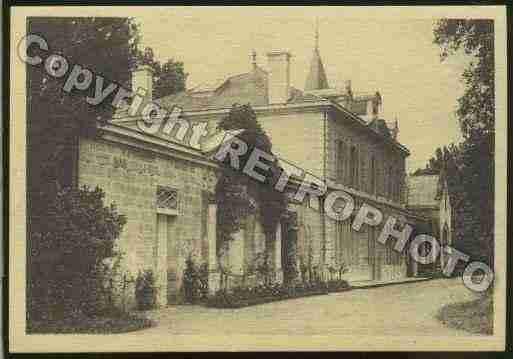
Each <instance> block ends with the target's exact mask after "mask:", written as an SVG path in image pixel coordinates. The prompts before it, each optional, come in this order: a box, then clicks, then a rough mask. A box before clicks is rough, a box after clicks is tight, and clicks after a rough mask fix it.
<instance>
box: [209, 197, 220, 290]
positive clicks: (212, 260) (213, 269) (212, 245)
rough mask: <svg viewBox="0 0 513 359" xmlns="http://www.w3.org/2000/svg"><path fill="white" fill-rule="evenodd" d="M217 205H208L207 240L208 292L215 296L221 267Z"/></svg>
mask: <svg viewBox="0 0 513 359" xmlns="http://www.w3.org/2000/svg"><path fill="white" fill-rule="evenodd" d="M216 231H217V204H216V203H214V202H212V203H209V204H208V210H207V239H208V292H209V294H215V292H217V290H218V289H219V284H220V283H219V281H220V274H219V267H218V262H217V236H216Z"/></svg>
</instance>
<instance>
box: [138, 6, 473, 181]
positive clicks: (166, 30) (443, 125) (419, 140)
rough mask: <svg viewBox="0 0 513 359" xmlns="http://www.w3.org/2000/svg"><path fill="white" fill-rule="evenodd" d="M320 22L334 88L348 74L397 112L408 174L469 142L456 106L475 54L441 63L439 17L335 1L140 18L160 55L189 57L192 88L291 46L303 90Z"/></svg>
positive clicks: (146, 42)
mask: <svg viewBox="0 0 513 359" xmlns="http://www.w3.org/2000/svg"><path fill="white" fill-rule="evenodd" d="M316 19H317V21H318V23H319V49H320V53H321V57H322V60H323V62H324V67H325V70H326V74H327V77H328V82H329V85H330V87H340V86H343V83H344V80H347V79H349V80H351V82H352V88H353V91H354V92H372V93H373V92H375V91H379V92H380V93H381V95H382V98H383V115H382V117H383V118H384V119H385V120H387V121H390V122H392V121H394V119H396V118H397V120H398V122H399V137H398V138H399V141H400V142H401V143H402V144H404V145H405V146H406V147H408V149H409V150H410V152H411V155H410V156H409V157H408V159H407V171H408V172H411V171H413V170H415V169H416V168H418V167H424V166H425V164H426V162H427V161H428V159H429V158H430V157H431V156H432V155H433V153H434V151H435V149H436V148H437V147H439V146H443V145H447V144H450V143H452V142H458V141H460V140H461V134H460V131H459V125H458V121H457V119H456V117H455V111H456V106H457V99H458V98H459V97H460V96H461V95H462V94H463V90H464V87H463V83H462V81H461V74H462V72H463V70H464V68H465V66H466V65H467V64H468V61H469V59H468V58H467V57H465V56H464V55H461V54H457V55H455V56H452V57H449V58H448V59H447V60H446V61H444V62H441V61H440V56H439V54H440V50H439V47H438V46H437V45H435V44H433V26H434V22H435V19H433V18H426V17H425V16H417V17H415V16H413V17H412V16H411V13H410V15H408V16H402V14H401V13H400V12H397V13H396V14H395V15H392V16H386V17H385V16H380V14H379V10H376V8H373V9H372V10H368V11H367V12H365V11H357V12H353V11H348V10H347V9H344V8H337V7H324V8H320V7H306V8H305V7H297V8H287V7H273V8H270V7H247V8H244V7H243V8H238V7H230V8H222V9H221V8H210V7H202V8H165V9H159V11H152V12H150V13H148V12H144V13H141V14H140V15H139V16H135V20H136V21H137V22H138V23H139V24H140V30H141V45H142V46H143V47H145V46H149V47H151V48H152V49H153V50H154V53H155V56H156V57H157V59H159V60H160V61H166V60H167V59H169V58H173V59H175V60H178V61H182V62H184V66H185V70H186V72H188V73H189V77H188V80H187V87H188V88H192V87H194V86H197V85H201V84H209V83H213V82H216V81H218V80H220V79H224V78H226V77H227V76H229V75H233V74H238V73H244V72H247V71H249V70H250V68H251V52H252V51H253V50H254V51H256V53H257V62H258V64H259V65H260V66H262V67H263V68H266V66H267V59H266V53H267V52H269V51H272V50H287V51H289V52H290V53H291V54H292V60H291V85H292V86H294V87H297V88H299V89H303V88H304V83H305V79H306V76H307V71H308V67H309V62H310V59H311V56H312V52H313V48H314V42H315V23H316Z"/></svg>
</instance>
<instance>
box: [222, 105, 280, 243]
mask: <svg viewBox="0 0 513 359" xmlns="http://www.w3.org/2000/svg"><path fill="white" fill-rule="evenodd" d="M218 129H220V130H225V131H230V130H243V132H241V133H240V134H238V135H237V137H238V138H239V139H240V140H242V141H244V142H245V143H246V144H247V145H248V151H247V152H246V154H245V155H243V156H241V157H240V166H239V169H238V170H235V169H233V168H232V167H230V166H229V163H228V161H229V159H228V158H227V161H226V162H224V163H221V165H220V176H219V179H218V182H217V186H216V198H217V204H218V211H217V223H218V236H217V238H218V239H219V241H221V244H222V242H224V241H230V240H233V234H234V233H236V232H237V231H239V230H240V229H241V228H242V226H243V223H244V220H245V218H246V217H247V216H248V215H250V214H254V213H256V212H257V208H259V211H258V216H257V218H258V220H259V221H260V223H261V224H262V228H263V230H264V234H265V238H266V248H269V245H268V244H269V242H272V241H274V240H275V237H276V228H277V225H278V223H279V221H280V218H281V217H282V215H283V214H284V213H285V211H286V208H287V200H286V197H285V195H284V193H281V192H278V191H276V190H275V189H274V185H275V184H276V181H277V180H278V178H279V176H280V173H281V172H280V171H281V169H280V168H279V166H278V164H277V163H276V162H274V163H268V165H269V166H270V170H269V171H268V172H267V173H262V174H263V175H265V181H264V183H261V182H258V181H257V180H255V179H253V178H251V177H250V176H248V175H246V174H244V173H242V169H243V168H244V165H245V164H246V161H247V160H248V158H249V156H250V154H251V152H252V151H253V149H255V148H258V149H259V150H261V151H264V152H266V153H269V154H272V144H271V141H270V139H269V137H268V136H267V134H266V133H265V131H264V130H263V129H262V127H261V126H260V124H259V123H258V121H257V117H256V114H255V112H254V110H253V109H252V108H251V105H249V104H247V105H238V104H235V105H233V106H232V108H231V110H230V113H229V114H228V116H227V117H225V118H224V119H223V120H222V121H221V122H220V123H219V124H218ZM262 161H265V160H262ZM218 248H219V247H218Z"/></svg>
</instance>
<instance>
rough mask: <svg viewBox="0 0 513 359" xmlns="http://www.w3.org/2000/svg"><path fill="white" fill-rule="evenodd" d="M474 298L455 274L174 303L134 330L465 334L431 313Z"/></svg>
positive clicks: (150, 313) (159, 332) (197, 332)
mask: <svg viewBox="0 0 513 359" xmlns="http://www.w3.org/2000/svg"><path fill="white" fill-rule="evenodd" d="M474 298H475V295H474V294H473V293H472V292H471V291H470V290H468V289H467V288H465V287H464V286H463V284H462V282H461V279H459V278H455V279H439V280H431V281H424V282H417V283H409V284H398V285H393V286H385V287H378V288H367V289H355V290H352V291H349V292H343V293H334V294H329V295H321V296H315V297H307V298H300V299H292V300H286V301H281V302H274V303H268V304H262V305H257V306H253V307H247V308H242V309H213V308H205V307H201V306H192V305H185V306H175V307H167V308H165V309H161V310H157V311H152V312H149V317H150V318H151V319H154V320H156V321H157V322H158V325H157V326H156V327H153V328H149V329H147V330H143V331H140V332H138V333H140V334H143V333H144V334H149V333H152V334H165V333H167V334H213V335H230V334H264V335H273V334H276V335H280V334H286V335H293V334H302V335H316V334H320V335H322V334H330V335H359V334H361V335H430V336H443V335H460V336H468V335H470V333H468V332H465V331H461V330H456V329H452V328H448V327H446V326H444V325H443V324H442V323H441V322H439V321H438V320H437V319H436V318H435V316H436V313H437V311H438V310H439V308H441V307H442V306H443V305H444V304H449V303H456V302H462V301H467V300H472V299H474ZM136 333H137V332H136ZM134 334H135V333H134Z"/></svg>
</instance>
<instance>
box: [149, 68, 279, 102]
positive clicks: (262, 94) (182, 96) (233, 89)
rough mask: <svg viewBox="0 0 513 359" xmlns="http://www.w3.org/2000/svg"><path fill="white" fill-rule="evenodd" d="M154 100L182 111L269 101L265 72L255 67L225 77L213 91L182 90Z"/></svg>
mask: <svg viewBox="0 0 513 359" xmlns="http://www.w3.org/2000/svg"><path fill="white" fill-rule="evenodd" d="M155 102H156V103H157V104H159V105H161V106H162V107H165V108H171V107H173V106H180V107H181V108H182V109H183V110H184V111H199V110H209V109H220V108H231V107H232V105H233V104H234V103H238V104H246V103H250V104H251V105H252V106H265V105H267V104H268V102H269V101H268V98H267V72H266V71H264V70H262V69H261V68H260V67H256V68H255V70H254V71H251V72H247V73H244V74H240V75H235V76H231V77H229V78H227V79H226V81H224V82H223V83H222V84H221V85H220V86H219V87H217V88H216V89H214V90H213V91H210V92H207V93H205V92H204V91H202V92H201V93H198V92H194V91H183V92H180V93H177V94H174V95H170V96H165V97H163V98H160V99H158V100H155Z"/></svg>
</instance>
